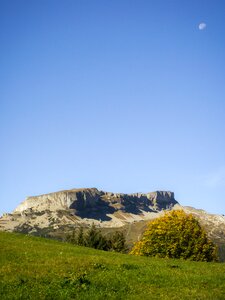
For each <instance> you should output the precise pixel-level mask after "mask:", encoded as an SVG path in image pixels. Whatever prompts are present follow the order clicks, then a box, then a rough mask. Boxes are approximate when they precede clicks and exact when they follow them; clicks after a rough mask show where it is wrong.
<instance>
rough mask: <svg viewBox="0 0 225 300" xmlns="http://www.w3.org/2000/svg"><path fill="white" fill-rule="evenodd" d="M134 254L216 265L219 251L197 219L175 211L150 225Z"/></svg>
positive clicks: (134, 248)
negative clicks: (213, 263)
mask: <svg viewBox="0 0 225 300" xmlns="http://www.w3.org/2000/svg"><path fill="white" fill-rule="evenodd" d="M130 254H134V255H145V256H156V257H167V258H183V259H190V260H195V261H216V260H217V248H216V246H215V245H214V244H213V242H212V241H210V240H209V238H208V237H207V234H206V232H205V231H204V230H203V229H202V228H201V226H200V224H199V222H198V220H197V219H195V218H194V217H193V215H191V214H186V213H185V212H184V211H183V210H178V211H171V212H169V213H166V214H165V215H164V216H162V217H160V218H157V219H156V220H154V221H152V222H150V223H149V224H148V227H147V229H146V231H145V233H144V235H143V237H142V239H141V240H140V241H138V242H136V243H135V245H134V247H133V249H132V250H131V252H130Z"/></svg>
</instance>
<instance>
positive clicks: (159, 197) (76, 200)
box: [14, 188, 177, 213]
mask: <svg viewBox="0 0 225 300" xmlns="http://www.w3.org/2000/svg"><path fill="white" fill-rule="evenodd" d="M176 203H177V201H176V200H175V199H174V193H172V192H166V191H157V192H151V193H147V194H142V193H136V194H120V193H109V192H103V191H99V190H98V189H96V188H86V189H72V190H67V191H60V192H56V193H51V194H45V195H40V196H35V197H28V198H27V199H26V200H25V201H24V202H22V203H21V204H20V205H19V206H18V207H17V208H16V209H15V210H14V213H21V212H24V211H27V210H33V211H39V212H40V211H46V210H49V211H57V210H68V209H75V210H76V211H84V210H89V211H90V210H91V209H92V210H96V208H98V209H99V208H100V207H102V208H103V210H104V208H105V209H106V208H107V207H114V208H115V210H118V209H122V210H135V209H136V210H138V209H142V210H144V211H149V210H150V209H151V210H161V209H168V208H171V207H172V206H173V205H175V204H176ZM116 207H117V208H118V209H116Z"/></svg>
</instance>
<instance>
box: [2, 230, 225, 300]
mask: <svg viewBox="0 0 225 300" xmlns="http://www.w3.org/2000/svg"><path fill="white" fill-rule="evenodd" d="M0 245H1V247H0V278H1V281H0V282H1V283H0V297H1V299H3V300H4V299H10V300H11V299H37V300H38V299H105V298H107V299H163V300H166V299H199V300H200V299H207V300H209V299H213V300H217V299H224V298H225V264H221V263H220V264H219V263H202V262H201V263H200V262H198V263H197V262H188V261H181V260H168V259H155V258H154V259H153V258H147V257H134V256H131V255H125V254H117V253H112V252H104V251H99V250H94V249H90V248H84V247H77V246H76V247H75V246H73V245H70V244H67V243H62V242H57V241H53V240H48V239H44V238H38V237H32V236H27V235H23V234H15V233H6V232H0Z"/></svg>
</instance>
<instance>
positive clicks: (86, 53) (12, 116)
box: [0, 0, 225, 214]
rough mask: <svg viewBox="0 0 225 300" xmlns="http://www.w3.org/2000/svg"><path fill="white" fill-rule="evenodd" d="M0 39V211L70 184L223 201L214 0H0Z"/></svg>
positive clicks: (222, 82)
mask: <svg viewBox="0 0 225 300" xmlns="http://www.w3.org/2000/svg"><path fill="white" fill-rule="evenodd" d="M200 23H205V24H206V26H200V28H201V30H200V29H199V24H200ZM202 27H203V28H202ZM0 42H1V44H0V45H1V46H0V141H1V147H0V182H1V184H0V213H3V212H10V211H12V210H13V209H14V208H15V207H16V206H17V205H18V204H19V203H20V202H21V201H23V200H24V199H25V197H26V196H31V195H38V194H43V193H49V192H54V191H58V190H61V189H70V188H79V187H97V188H99V189H102V190H105V191H112V192H124V193H132V192H150V191H155V190H171V191H174V192H175V197H176V199H177V200H178V201H179V202H180V203H181V204H182V205H189V206H193V207H196V208H202V209H205V210H207V211H208V212H212V213H219V214H224V213H225V0H210V1H209V0H208V1H207V0H204V1H203V0H202V1H200V0H177V1H176V0H173V1H172V0H145V1H144V0H135V1H134V0H129V1H128V0H113V1H111V0H104V1H103V0H102V1H99V0H71V1H70V0H61V1H57V0H52V1H51V0H38V1H35V0H26V1H24V0H1V1H0Z"/></svg>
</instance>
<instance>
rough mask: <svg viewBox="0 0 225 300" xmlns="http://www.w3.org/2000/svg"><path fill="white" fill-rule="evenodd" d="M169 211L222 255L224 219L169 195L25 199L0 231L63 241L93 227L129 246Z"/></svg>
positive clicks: (85, 193)
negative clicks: (195, 225)
mask: <svg viewBox="0 0 225 300" xmlns="http://www.w3.org/2000/svg"><path fill="white" fill-rule="evenodd" d="M171 209H183V210H185V211H186V212H187V213H192V214H193V215H194V216H195V217H196V218H197V219H198V220H199V222H200V223H201V225H202V226H203V227H204V228H205V230H206V231H207V232H208V235H209V237H210V238H211V239H212V240H213V241H214V242H216V243H217V244H218V245H219V247H220V249H222V250H221V253H224V249H225V217H224V216H220V215H212V214H208V213H206V212H205V211H203V210H197V209H195V208H192V207H183V206H181V205H180V204H179V203H178V202H177V201H176V200H175V198H174V193H173V192H169V191H156V192H150V193H147V194H143V193H135V194H122V193H111V192H104V191H99V190H98V189H96V188H83V189H71V190H65V191H59V192H55V193H50V194H45V195H40V196H34V197H28V198H27V199H26V200H25V201H23V202H22V203H21V204H20V205H19V206H18V207H17V208H16V209H15V210H14V211H13V212H12V213H10V214H4V215H3V216H2V217H1V218H0V230H2V231H18V232H24V233H30V234H34V235H44V236H51V237H57V238H65V235H66V234H68V233H69V232H71V231H72V230H74V228H77V227H78V226H80V225H82V226H83V227H84V228H85V227H88V226H90V225H91V224H92V223H94V224H95V225H96V226H97V227H99V228H100V229H101V230H102V231H103V232H105V233H106V234H107V233H109V232H111V231H115V230H120V231H123V232H124V233H125V235H126V239H127V242H128V244H129V245H130V246H131V245H132V243H133V242H135V241H137V240H138V239H139V238H140V237H141V235H142V233H143V232H144V230H145V228H146V226H147V223H148V222H149V221H150V220H152V219H154V218H157V217H159V216H161V215H162V214H163V213H164V211H166V210H171ZM224 259H225V257H224Z"/></svg>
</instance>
